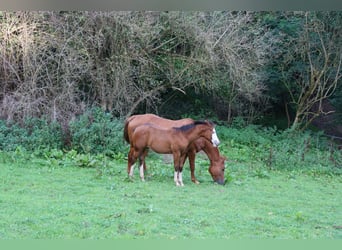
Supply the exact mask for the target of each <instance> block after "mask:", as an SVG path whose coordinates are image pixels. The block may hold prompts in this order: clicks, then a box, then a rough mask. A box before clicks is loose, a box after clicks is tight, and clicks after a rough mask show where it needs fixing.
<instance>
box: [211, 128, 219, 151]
mask: <svg viewBox="0 0 342 250" xmlns="http://www.w3.org/2000/svg"><path fill="white" fill-rule="evenodd" d="M211 142H212V144H213V145H214V147H217V146H218V145H219V144H220V140H219V138H218V137H217V134H216V129H215V128H214V129H213V133H212V135H211Z"/></svg>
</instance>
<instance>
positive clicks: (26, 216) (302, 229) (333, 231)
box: [0, 155, 342, 239]
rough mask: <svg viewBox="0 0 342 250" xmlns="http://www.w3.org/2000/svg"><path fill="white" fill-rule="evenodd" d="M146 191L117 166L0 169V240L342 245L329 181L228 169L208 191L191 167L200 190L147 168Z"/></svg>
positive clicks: (33, 162) (5, 165) (41, 164)
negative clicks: (107, 169) (222, 181)
mask: <svg viewBox="0 0 342 250" xmlns="http://www.w3.org/2000/svg"><path fill="white" fill-rule="evenodd" d="M148 164H149V175H148V178H147V181H146V182H141V181H140V180H139V177H138V176H139V174H138V171H136V172H135V178H134V181H128V179H127V177H126V164H125V162H124V161H123V160H117V161H113V162H111V166H112V168H113V169H114V170H113V171H112V172H111V174H99V171H98V170H96V168H79V167H74V166H51V165H49V164H48V163H47V161H46V160H39V159H36V158H30V160H29V161H27V162H25V161H17V162H15V161H13V162H10V161H5V160H3V161H0V169H1V171H0V188H1V197H0V205H1V210H2V211H1V215H0V238H2V239H80V238H81V239H83V238H87V239H117V238H129V239H130V238H167V239H182V238H204V239H219V238H233V239H250V238H266V239H268V238H277V239H280V238H281V239H282V238H284V239H303V238H307V239H316V238H319V239H332V238H339V239H341V238H342V231H341V226H342V212H341V207H342V197H341V192H340V190H341V188H342V183H341V178H340V177H339V176H326V175H322V176H311V175H307V174H303V173H301V174H300V173H294V172H285V171H283V172H282V171H268V170H265V173H261V174H258V173H256V172H255V169H254V168H253V166H250V165H248V164H247V165H246V164H245V165H244V164H239V163H236V164H234V163H229V164H230V166H229V167H228V172H227V174H226V176H227V175H229V176H230V177H231V178H230V181H229V183H228V184H227V185H225V186H220V185H217V184H214V183H212V180H211V177H210V175H209V173H208V171H207V165H206V164H207V163H206V161H205V159H201V157H199V159H198V167H197V169H196V174H197V177H198V179H199V180H200V182H201V184H200V185H195V184H193V183H192V182H191V181H190V177H189V173H188V172H189V171H188V167H186V169H185V170H184V175H185V176H184V182H185V186H184V187H183V188H180V187H176V186H175V185H174V183H173V178H172V176H173V169H172V165H171V164H168V163H165V162H163V161H162V160H161V159H160V158H158V157H155V156H153V155H152V156H151V157H150V158H149V159H148Z"/></svg>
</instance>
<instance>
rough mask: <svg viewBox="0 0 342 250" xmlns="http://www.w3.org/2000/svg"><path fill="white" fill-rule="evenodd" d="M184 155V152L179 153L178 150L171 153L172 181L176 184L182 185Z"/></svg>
mask: <svg viewBox="0 0 342 250" xmlns="http://www.w3.org/2000/svg"><path fill="white" fill-rule="evenodd" d="M185 156H186V154H181V153H180V152H177V153H174V154H173V160H174V166H175V175H174V181H175V183H176V185H177V186H184V183H183V176H182V171H183V165H184V161H185Z"/></svg>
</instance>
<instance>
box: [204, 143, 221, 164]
mask: <svg viewBox="0 0 342 250" xmlns="http://www.w3.org/2000/svg"><path fill="white" fill-rule="evenodd" d="M203 141H204V146H203V148H202V150H203V151H204V152H205V153H206V154H207V156H208V158H209V160H210V161H211V162H212V161H217V160H219V158H220V153H219V151H218V148H217V147H214V146H213V144H212V143H211V142H210V141H208V140H203Z"/></svg>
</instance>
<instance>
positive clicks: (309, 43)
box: [284, 12, 342, 129]
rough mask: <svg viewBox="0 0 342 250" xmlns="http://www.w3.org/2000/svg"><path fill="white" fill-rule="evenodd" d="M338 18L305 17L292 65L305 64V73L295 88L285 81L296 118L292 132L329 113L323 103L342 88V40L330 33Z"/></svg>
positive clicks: (301, 73)
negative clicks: (298, 61)
mask: <svg viewBox="0 0 342 250" xmlns="http://www.w3.org/2000/svg"><path fill="white" fill-rule="evenodd" d="M336 17H338V15H337V16H336V15H335V14H334V13H331V14H330V15H327V16H324V15H323V16H319V13H310V12H306V13H305V19H304V20H305V23H304V25H303V32H302V34H301V36H300V37H299V39H298V43H297V44H296V47H295V51H294V52H295V53H294V54H293V55H292V56H290V55H289V56H290V57H289V61H293V60H296V59H297V58H296V55H299V58H300V59H301V61H302V71H300V72H298V74H299V75H298V77H297V78H296V79H295V84H296V86H295V87H296V88H292V86H291V85H290V84H289V83H288V82H287V81H284V84H285V86H286V87H287V89H288V91H289V93H290V96H291V100H292V104H294V107H295V118H294V121H293V123H292V126H291V128H292V129H305V128H306V127H307V126H308V125H309V124H310V123H311V122H312V120H313V119H315V118H316V117H318V116H320V115H326V114H328V113H329V112H330V111H325V110H324V109H323V101H324V100H326V99H328V98H329V97H331V96H332V95H333V94H334V91H335V89H336V87H337V85H338V84H341V82H340V79H341V76H342V74H341V61H342V54H341V46H342V41H341V36H340V33H338V32H340V31H338V30H333V31H332V30H329V23H328V22H329V21H330V20H331V19H334V18H336Z"/></svg>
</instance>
